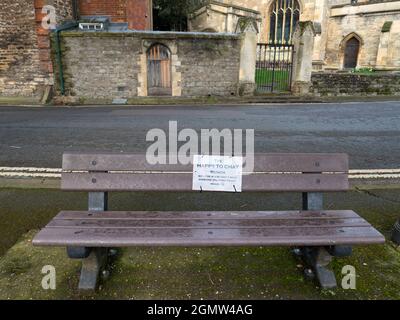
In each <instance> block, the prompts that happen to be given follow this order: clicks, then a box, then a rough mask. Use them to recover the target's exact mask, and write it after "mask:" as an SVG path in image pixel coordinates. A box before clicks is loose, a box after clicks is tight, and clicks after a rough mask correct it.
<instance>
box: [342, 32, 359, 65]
mask: <svg viewBox="0 0 400 320" xmlns="http://www.w3.org/2000/svg"><path fill="white" fill-rule="evenodd" d="M359 52H360V41H359V40H358V39H357V38H356V37H352V38H350V39H349V40H347V42H346V46H345V48H344V61H343V67H344V68H345V69H353V68H356V67H357V64H358V53H359Z"/></svg>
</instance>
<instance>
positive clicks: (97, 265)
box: [79, 248, 108, 290]
mask: <svg viewBox="0 0 400 320" xmlns="http://www.w3.org/2000/svg"><path fill="white" fill-rule="evenodd" d="M107 256H108V249H107V248H96V249H93V250H92V252H91V253H90V255H89V257H87V258H86V259H83V260H82V269H81V277H80V280H79V289H80V290H96V288H97V284H98V280H99V276H100V273H101V271H102V270H103V268H104V267H105V265H106V264H107Z"/></svg>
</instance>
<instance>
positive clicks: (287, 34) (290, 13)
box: [269, 0, 300, 44]
mask: <svg viewBox="0 0 400 320" xmlns="http://www.w3.org/2000/svg"><path fill="white" fill-rule="evenodd" d="M270 12H271V14H270V24H269V42H270V43H273V44H290V43H291V42H292V35H293V33H294V29H295V27H296V24H297V22H298V21H299V20H300V5H299V2H298V1H297V0H275V1H274V2H273V3H272V4H271V9H270Z"/></svg>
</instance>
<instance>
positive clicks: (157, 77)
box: [147, 44, 172, 96]
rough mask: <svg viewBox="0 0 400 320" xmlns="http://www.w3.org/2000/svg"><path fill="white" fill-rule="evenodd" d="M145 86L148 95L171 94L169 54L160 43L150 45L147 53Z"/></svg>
mask: <svg viewBox="0 0 400 320" xmlns="http://www.w3.org/2000/svg"><path fill="white" fill-rule="evenodd" d="M147 87H148V95H149V96H165V95H168V96H170V95H172V87H171V54H170V52H169V50H168V48H167V47H165V46H163V45H161V44H157V45H154V46H152V47H151V48H150V49H149V51H148V53H147Z"/></svg>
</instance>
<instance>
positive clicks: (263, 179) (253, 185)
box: [61, 153, 349, 192]
mask: <svg viewBox="0 0 400 320" xmlns="http://www.w3.org/2000/svg"><path fill="white" fill-rule="evenodd" d="M192 168H193V166H192V165H180V164H175V165H160V164H157V165H151V164H149V163H148V162H147V161H146V156H145V155H144V154H98V153H65V154H64V156H63V173H62V182H61V189H62V190H68V191H88V192H108V191H192ZM348 168H349V166H348V156H347V155H346V154H309V153H307V154H302V153H289V154H284V153H272V154H256V155H255V157H254V172H252V173H251V174H246V175H243V182H242V184H243V185H242V191H243V192H246V191H252V192H258V191H296V192H327V191H345V190H348V188H349V183H348Z"/></svg>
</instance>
